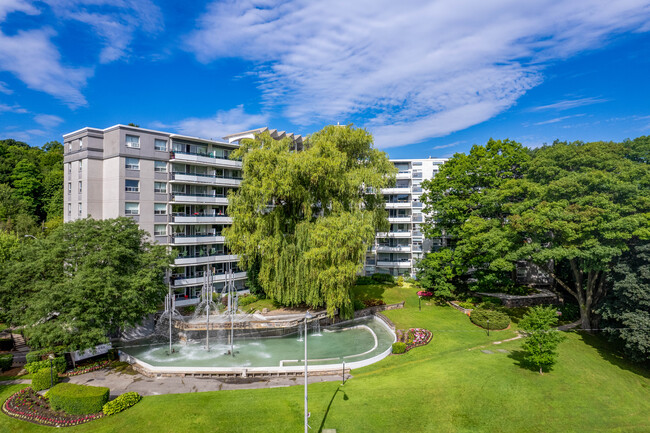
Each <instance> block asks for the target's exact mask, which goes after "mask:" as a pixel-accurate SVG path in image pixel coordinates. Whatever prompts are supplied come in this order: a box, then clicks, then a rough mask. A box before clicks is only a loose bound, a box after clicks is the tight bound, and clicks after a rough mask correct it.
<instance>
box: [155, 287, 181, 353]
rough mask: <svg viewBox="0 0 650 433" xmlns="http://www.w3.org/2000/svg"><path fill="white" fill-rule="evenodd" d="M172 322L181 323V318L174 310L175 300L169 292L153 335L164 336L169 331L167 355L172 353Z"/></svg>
mask: <svg viewBox="0 0 650 433" xmlns="http://www.w3.org/2000/svg"><path fill="white" fill-rule="evenodd" d="M174 320H180V321H183V316H182V315H181V313H179V312H178V310H177V309H176V298H175V297H174V295H173V294H172V292H171V289H170V291H169V293H168V294H166V295H165V311H163V313H162V314H161V315H160V318H158V322H157V323H156V327H155V333H156V334H157V335H164V334H165V333H166V331H167V329H169V354H171V353H172V350H173V349H172V324H173V322H174Z"/></svg>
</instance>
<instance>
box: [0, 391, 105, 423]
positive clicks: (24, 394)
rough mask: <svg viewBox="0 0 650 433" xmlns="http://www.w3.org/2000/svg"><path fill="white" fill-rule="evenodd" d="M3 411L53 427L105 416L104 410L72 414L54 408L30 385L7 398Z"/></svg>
mask: <svg viewBox="0 0 650 433" xmlns="http://www.w3.org/2000/svg"><path fill="white" fill-rule="evenodd" d="M2 411H3V412H4V413H6V414H7V415H8V416H10V417H12V418H17V419H20V420H23V421H28V422H32V423H34V424H41V425H46V426H51V427H69V426H73V425H79V424H83V423H86V422H88V421H92V420H95V419H98V418H101V417H103V416H104V413H103V412H98V413H92V414H88V415H71V414H69V413H66V412H63V411H56V410H53V409H52V408H51V407H50V403H49V402H48V400H47V399H46V398H44V397H42V396H41V395H40V394H38V393H36V392H35V391H34V390H33V389H31V388H29V387H28V388H23V389H21V390H20V391H18V392H17V393H15V394H13V395H11V396H10V397H9V398H8V399H7V400H5V402H4V404H3V405H2Z"/></svg>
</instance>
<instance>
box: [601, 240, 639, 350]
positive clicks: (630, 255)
mask: <svg viewBox="0 0 650 433" xmlns="http://www.w3.org/2000/svg"><path fill="white" fill-rule="evenodd" d="M606 284H608V285H609V286H610V291H609V294H608V296H607V298H605V302H604V303H603V306H602V308H601V309H600V310H599V313H600V314H601V315H602V318H603V322H604V326H603V330H604V331H605V332H607V333H608V334H610V335H611V336H612V337H615V338H616V339H619V340H620V341H622V342H623V343H624V345H625V352H626V354H627V355H628V357H630V358H631V359H634V360H635V361H650V242H648V241H637V242H636V243H634V244H633V245H631V247H630V249H629V250H628V251H626V252H625V253H624V254H623V255H622V256H621V257H620V258H619V259H618V260H617V261H616V264H615V265H614V267H613V269H612V275H611V278H609V279H608V281H607V282H606Z"/></svg>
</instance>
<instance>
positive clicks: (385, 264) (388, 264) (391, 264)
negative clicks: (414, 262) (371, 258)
mask: <svg viewBox="0 0 650 433" xmlns="http://www.w3.org/2000/svg"><path fill="white" fill-rule="evenodd" d="M377 266H380V267H382V268H400V269H404V268H410V267H411V260H409V259H407V260H398V261H383V260H380V261H378V262H377Z"/></svg>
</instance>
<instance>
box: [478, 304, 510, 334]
mask: <svg viewBox="0 0 650 433" xmlns="http://www.w3.org/2000/svg"><path fill="white" fill-rule="evenodd" d="M469 320H471V321H472V323H473V324H475V325H478V326H480V327H481V328H485V329H487V328H488V323H487V321H488V320H489V321H490V329H494V330H500V329H506V328H507V327H508V325H510V317H508V315H507V314H505V313H502V312H500V311H493V310H485V309H482V308H476V309H474V310H472V314H471V315H470V316H469Z"/></svg>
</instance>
